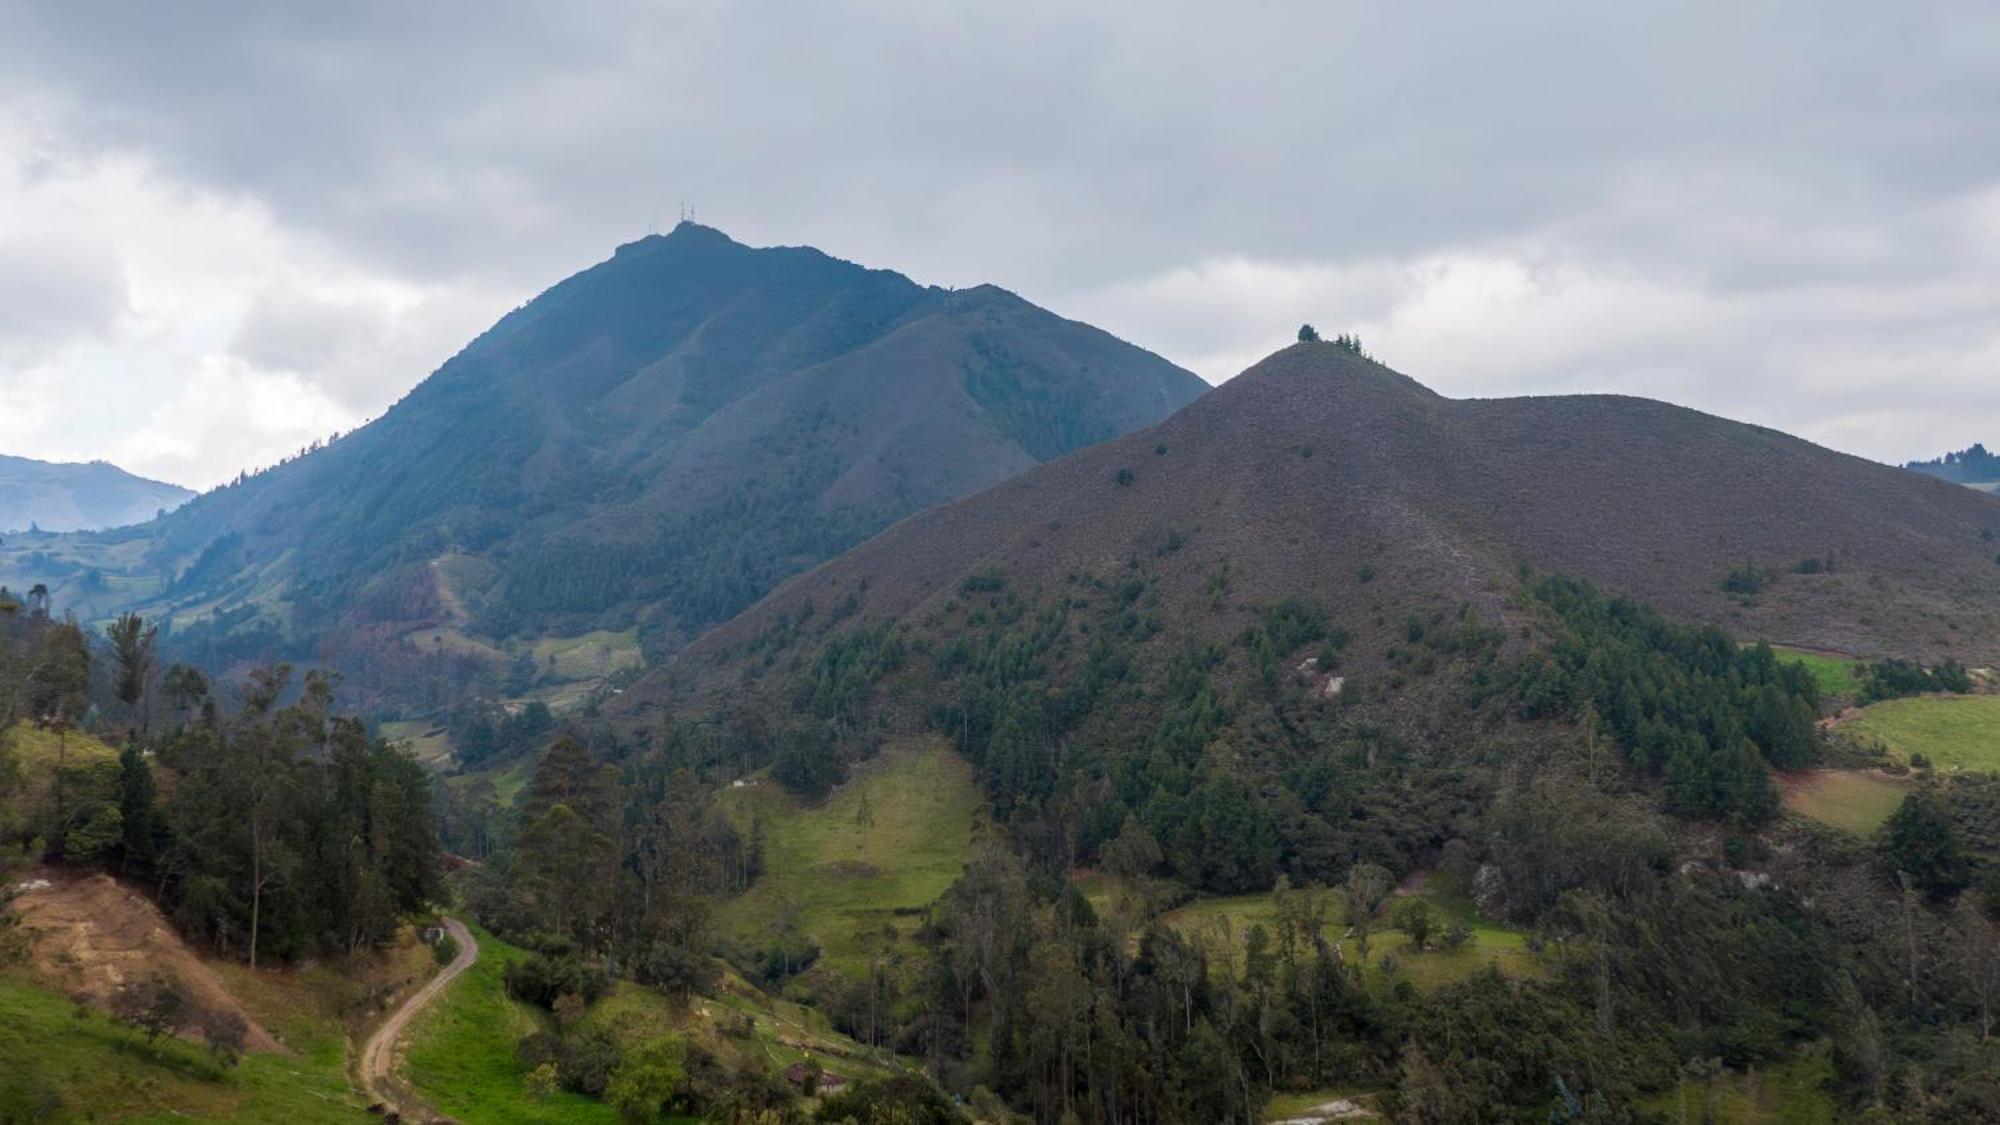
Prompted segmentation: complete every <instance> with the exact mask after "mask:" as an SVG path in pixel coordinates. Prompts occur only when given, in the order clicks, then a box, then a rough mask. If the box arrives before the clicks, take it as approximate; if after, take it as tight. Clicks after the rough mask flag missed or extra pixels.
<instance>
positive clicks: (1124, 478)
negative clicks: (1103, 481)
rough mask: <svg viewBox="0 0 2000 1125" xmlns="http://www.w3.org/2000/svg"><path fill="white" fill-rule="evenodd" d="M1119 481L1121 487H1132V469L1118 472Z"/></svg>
mask: <svg viewBox="0 0 2000 1125" xmlns="http://www.w3.org/2000/svg"><path fill="white" fill-rule="evenodd" d="M1117 480H1118V484H1119V486H1120V487H1123V486H1126V485H1130V484H1131V483H1132V470H1130V469H1120V470H1118V477H1117Z"/></svg>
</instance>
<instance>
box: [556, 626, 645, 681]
mask: <svg viewBox="0 0 2000 1125" xmlns="http://www.w3.org/2000/svg"><path fill="white" fill-rule="evenodd" d="M529 651H530V652H532V653H533V654H534V657H535V670H536V671H537V672H549V671H553V672H554V673H555V676H556V678H557V679H560V680H591V679H598V678H601V677H604V676H609V675H610V674H611V673H613V672H617V671H621V670H623V669H626V668H637V667H639V666H640V665H641V664H643V663H645V658H644V657H643V656H641V655H640V653H639V631H638V630H637V629H627V630H625V631H623V632H620V633H614V632H611V631H610V630H608V629H599V630H597V631H596V632H591V633H585V634H583V635H582V636H580V637H543V638H542V639H541V640H538V641H536V642H535V643H534V647H533V648H531V649H530V650H529Z"/></svg>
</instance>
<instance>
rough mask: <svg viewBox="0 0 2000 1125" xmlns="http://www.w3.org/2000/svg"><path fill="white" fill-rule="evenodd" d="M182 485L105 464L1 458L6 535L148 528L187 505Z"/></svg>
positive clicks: (1, 516) (0, 525) (0, 506)
mask: <svg viewBox="0 0 2000 1125" xmlns="http://www.w3.org/2000/svg"><path fill="white" fill-rule="evenodd" d="M193 496H194V493H193V492H192V491H190V490H188V489H185V488H182V487H181V486H180V485H177V484H167V483H166V482H164V481H157V480H147V479H146V478H145V477H140V476H134V475H132V474H131V473H128V472H126V471H125V470H123V469H121V468H119V467H118V466H116V465H113V464H110V463H108V462H104V461H90V462H84V463H65V462H52V461H37V460H34V459H33V458H29V457H10V456H7V455H6V454H0V531H26V530H28V529H29V528H31V527H35V528H40V529H41V530H43V531H97V530H101V529H104V528H111V527H124V526H125V525H127V524H134V523H143V522H145V521H146V520H149V519H152V518H153V517H154V516H157V515H159V514H160V513H161V512H162V511H171V510H173V509H175V508H178V507H180V506H181V505H182V504H185V503H187V501H188V500H190V499H192V498H193Z"/></svg>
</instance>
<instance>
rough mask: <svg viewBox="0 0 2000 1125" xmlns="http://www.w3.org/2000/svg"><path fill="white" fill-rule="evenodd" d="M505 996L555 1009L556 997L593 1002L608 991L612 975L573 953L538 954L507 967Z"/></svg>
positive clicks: (504, 976)
mask: <svg viewBox="0 0 2000 1125" xmlns="http://www.w3.org/2000/svg"><path fill="white" fill-rule="evenodd" d="M502 976H503V979H504V980H505V981H506V982H507V995H509V996H512V997H513V998H514V999H516V1000H519V1001H521V1002H522V1003H524V1004H533V1005H535V1006H537V1007H541V1008H547V1009H549V1010H550V1011H554V1010H555V1003H556V998H557V997H558V996H562V995H564V994H566V993H567V994H570V995H575V996H580V997H582V998H583V1000H584V1002H585V1003H592V1002H595V1001H596V1000H598V999H599V998H600V997H602V996H603V995H604V994H605V993H607V992H609V991H611V974H609V973H607V972H605V971H604V970H603V969H602V968H601V967H599V966H597V965H592V964H588V963H586V962H585V961H584V959H583V958H582V957H579V956H577V955H576V954H574V953H567V952H565V953H560V954H549V953H537V954H535V955H533V956H531V957H526V958H523V959H522V960H519V961H516V962H514V963H513V964H511V965H509V966H507V971H506V972H505V973H504V974H502Z"/></svg>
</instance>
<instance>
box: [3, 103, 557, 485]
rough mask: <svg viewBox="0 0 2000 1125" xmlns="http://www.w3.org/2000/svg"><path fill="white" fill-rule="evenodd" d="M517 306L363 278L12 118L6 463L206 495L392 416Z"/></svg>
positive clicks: (8, 109)
mask: <svg viewBox="0 0 2000 1125" xmlns="http://www.w3.org/2000/svg"><path fill="white" fill-rule="evenodd" d="M517 300H518V295H517V294H514V293H512V292H506V293H499V292H495V291H494V290H492V289H491V288H489V287H485V286H481V285H477V284H470V283H463V282H461V283H459V284H450V283H447V282H443V281H433V282H430V283H426V284H417V283H412V282H409V281H406V280H403V279H401V278H398V277H396V276H393V275H390V274H387V273H384V272H381V271H379V270H374V269H369V268H366V267H364V266H362V265H359V264H357V263H356V262H354V261H352V260H351V259H349V258H348V257H346V256H345V255H343V254H341V253H339V252H338V251H337V250H335V249H333V248H331V247H328V246H326V245H324V244H323V243H322V242H321V241H320V240H318V239H316V238H313V237H310V236H305V235H302V234H300V233H299V232H297V231H292V230H287V229H284V228H283V227H281V226H280V225H279V224H278V223H277V222H276V221H275V220H274V219H273V217H272V216H271V214H270V212H269V211H268V209H266V208H265V207H264V206H263V205H261V204H260V203H258V202H257V201H255V200H254V199H248V198H242V197H230V196H225V195H221V194H218V193H216V192H213V191H207V190H202V189H199V188H197V187H194V186H191V185H188V184H186V183H182V182H179V181H176V180H174V179H173V178H171V177H170V176H168V175H166V174H165V173H163V172H162V171H161V170H160V169H159V168H158V167H157V166H156V165H155V164H154V162H153V161H152V160H151V159H149V158H148V157H147V156H146V155H145V154H144V153H142V152H139V151H136V150H131V149H87V148H83V147H78V146H74V145H66V144H65V143H64V142H63V141H62V139H61V138H60V137H59V136H58V135H57V134H56V133H54V132H52V131H51V130H50V128H49V126H48V123H47V121H46V119H45V118H44V117H42V116H40V115H38V114H37V113H36V112H35V111H34V109H33V107H32V106H30V105H28V104H25V103H17V104H13V105H0V411H4V412H5V415H4V417H0V452H11V453H19V454H24V455H28V456H35V457H45V458H55V459H62V460H82V459H88V458H92V457H109V458H111V459H113V460H116V461H118V462H119V463H120V464H122V465H124V467H126V468H129V469H131V470H132V471H134V472H139V473H142V474H145V475H149V476H157V477H161V478H163V479H168V480H173V481H176V482H179V483H183V484H188V485H191V486H194V487H208V486H211V485H214V484H217V483H220V482H221V481H224V480H227V479H229V478H231V477H233V476H234V475H235V474H236V473H237V472H238V471H240V470H243V469H246V468H254V467H257V466H260V465H263V464H268V463H269V462H270V461H272V460H275V459H276V458H278V457H281V456H284V455H287V454H289V453H292V452H294V451H296V450H297V449H298V447H299V446H300V445H302V444H305V443H306V442H308V441H310V440H312V439H313V438H316V437H324V436H326V434H327V433H328V432H329V431H330V430H331V429H333V428H334V427H346V426H351V425H353V424H354V423H356V422H358V421H359V420H361V419H362V418H364V417H368V416H372V415H375V414H379V413H380V412H381V411H382V410H383V409H384V408H385V407H387V406H388V404H389V403H391V402H393V401H394V400H395V399H396V398H398V397H400V396H401V395H402V394H403V393H404V392H406V391H407V390H408V389H409V388H410V387H411V386H413V385H415V383H416V382H417V381H418V380H420V379H421V378H422V377H423V376H424V375H426V374H428V373H429V371H430V370H431V369H433V368H434V367H436V366H437V364H438V363H439V362H441V361H442V360H443V359H444V358H446V357H447V356H449V355H451V354H452V353H453V352H454V351H456V350H457V349H458V348H459V347H460V346H461V345H463V343H464V342H465V341H466V340H467V339H468V338H469V337H470V336H471V335H472V334H473V333H474V332H476V331H478V330H479V329H480V328H483V327H484V326H485V324H486V323H488V322H490V321H491V320H492V319H493V318H494V317H495V316H496V315H497V313H498V312H499V311H501V310H504V309H505V308H506V307H508V306H509V305H510V304H512V303H514V302H515V301H517ZM211 419H218V420H226V426H225V425H223V424H222V423H221V422H212V421H211ZM175 427H180V428H183V430H184V432H181V433H178V434H177V433H176V432H175V430H174V428H175Z"/></svg>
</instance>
